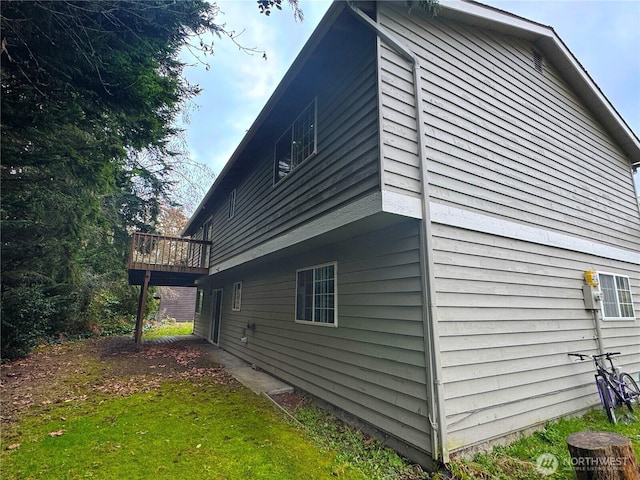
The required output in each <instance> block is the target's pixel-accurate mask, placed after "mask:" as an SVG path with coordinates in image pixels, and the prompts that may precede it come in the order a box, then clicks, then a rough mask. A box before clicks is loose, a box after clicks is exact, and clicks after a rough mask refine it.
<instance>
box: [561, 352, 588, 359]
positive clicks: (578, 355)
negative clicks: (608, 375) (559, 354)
mask: <svg viewBox="0 0 640 480" xmlns="http://www.w3.org/2000/svg"><path fill="white" fill-rule="evenodd" d="M567 355H569V356H570V357H579V358H580V360H584V359H585V358H589V357H590V356H591V355H586V354H584V353H567Z"/></svg>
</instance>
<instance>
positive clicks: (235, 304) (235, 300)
mask: <svg viewBox="0 0 640 480" xmlns="http://www.w3.org/2000/svg"><path fill="white" fill-rule="evenodd" d="M231 298H232V307H231V310H233V311H234V312H239V311H240V309H241V308H242V282H235V283H234V284H233V294H232V297H231Z"/></svg>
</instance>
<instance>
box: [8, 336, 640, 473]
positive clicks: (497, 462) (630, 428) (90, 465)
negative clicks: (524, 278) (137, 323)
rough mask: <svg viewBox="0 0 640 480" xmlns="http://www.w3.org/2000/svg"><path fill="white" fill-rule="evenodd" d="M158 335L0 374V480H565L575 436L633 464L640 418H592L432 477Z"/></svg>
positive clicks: (556, 426) (73, 351)
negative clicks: (549, 470)
mask: <svg viewBox="0 0 640 480" xmlns="http://www.w3.org/2000/svg"><path fill="white" fill-rule="evenodd" d="M176 328H180V329H182V330H176ZM191 328H192V325H191V324H170V325H164V326H161V327H157V330H158V331H159V332H162V335H180V334H190V333H191ZM154 330H155V329H154ZM159 332H154V331H146V332H145V336H144V338H145V340H148V341H147V342H146V343H143V344H142V345H140V346H136V345H135V344H134V343H133V341H132V339H131V338H127V337H109V338H99V339H95V338H94V339H89V340H84V341H79V342H73V343H68V344H64V345H52V346H48V347H45V348H42V349H41V350H40V351H38V352H36V353H35V354H33V355H31V356H30V357H28V358H26V359H23V360H19V361H16V362H12V363H10V364H6V365H3V366H2V432H1V437H0V440H1V450H0V461H1V468H2V471H1V475H0V476H1V478H2V479H3V480H18V479H25V480H26V479H85V478H94V479H105V480H107V479H108V480H111V479H114V478H126V479H146V478H153V479H156V478H158V479H163V478H166V479H179V480H189V479H216V480H217V479H242V480H245V479H266V480H268V479H277V480H289V479H290V480H298V479H304V480H307V479H309V480H312V479H336V478H338V479H346V480H349V479H367V480H418V479H428V478H431V479H433V480H444V479H458V480H472V479H496V480H534V479H550V480H559V479H562V480H565V479H566V480H570V479H574V478H575V474H574V473H573V469H572V466H571V461H570V458H569V454H568V450H567V446H566V438H567V436H568V435H569V434H571V433H573V432H577V431H582V430H604V431H614V432H617V433H620V434H622V435H625V436H627V437H628V438H630V439H631V440H632V443H633V446H634V449H635V452H636V455H637V456H638V457H640V414H636V417H637V418H638V420H637V421H635V422H631V421H629V422H620V423H618V425H615V426H614V425H610V424H609V423H608V422H607V419H606V417H605V415H604V413H602V412H601V411H600V410H594V411H593V412H591V413H589V414H587V415H585V416H583V417H581V418H574V419H568V420H561V421H559V422H553V423H550V424H548V425H547V426H546V428H545V429H544V430H542V431H539V432H536V433H534V434H533V435H529V436H527V437H524V438H522V439H520V440H518V441H516V442H515V443H513V444H512V445H510V446H508V447H498V448H495V449H494V450H493V452H491V453H487V454H482V455H477V456H476V457H475V458H473V459H472V460H463V459H460V458H455V457H454V458H453V461H452V462H451V464H450V465H449V470H448V471H447V472H440V473H436V474H432V475H429V474H427V473H425V472H423V471H422V470H421V469H420V468H419V467H417V466H415V465H411V464H410V463H407V462H406V461H404V460H403V459H401V458H400V457H399V456H398V455H397V454H395V453H394V452H393V451H391V450H389V449H387V448H385V447H384V446H383V445H382V444H381V443H380V442H378V441H377V440H374V439H372V438H371V437H368V436H367V435H364V434H363V433H361V432H360V431H358V430H357V429H354V428H351V427H349V426H347V425H345V424H344V423H342V422H340V421H339V420H337V419H336V418H335V417H333V416H332V415H330V414H328V413H326V412H325V411H323V410H320V409H319V408H317V407H315V406H314V405H313V404H312V403H310V402H309V401H306V400H304V399H303V398H302V397H299V396H296V395H292V397H291V398H289V399H288V400H285V399H284V398H281V400H280V402H281V405H284V406H285V408H286V409H287V410H288V411H289V412H290V414H291V415H292V416H294V417H295V418H296V421H292V420H291V419H290V417H288V416H287V415H285V414H284V413H283V412H282V411H281V410H279V409H278V408H276V407H275V406H274V405H273V403H272V402H271V401H269V400H268V399H266V398H263V397H259V396H256V395H255V394H253V392H251V391H250V390H248V389H246V388H244V387H243V386H241V385H240V384H239V383H238V382H237V381H235V379H233V378H232V377H231V376H230V375H229V374H228V373H227V372H226V371H225V370H224V369H222V368H221V367H220V366H219V365H215V364H214V363H212V360H211V358H210V356H208V355H207V354H206V353H205V352H204V350H202V349H201V348H198V346H197V343H195V342H189V341H186V342H178V343H154V342H152V341H151V340H152V339H153V338H155V337H156V336H158V333H159ZM188 338H190V337H188V336H187V337H185V339H188ZM594 388H595V387H594ZM298 399H302V400H301V401H299V400H298ZM276 400H277V397H276ZM618 413H619V415H623V414H624V413H625V412H624V411H623V410H620V411H619V412H618ZM542 454H548V455H549V454H550V455H553V456H554V457H555V458H556V459H557V461H558V468H557V470H556V471H555V472H554V473H553V474H551V475H546V476H545V475H542V474H541V473H540V471H539V470H537V469H536V459H537V458H538V457H539V456H540V455H542Z"/></svg>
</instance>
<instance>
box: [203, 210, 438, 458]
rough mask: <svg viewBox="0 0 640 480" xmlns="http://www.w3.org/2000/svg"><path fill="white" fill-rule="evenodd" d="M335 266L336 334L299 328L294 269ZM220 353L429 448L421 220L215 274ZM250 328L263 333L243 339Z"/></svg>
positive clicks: (330, 330)
mask: <svg viewBox="0 0 640 480" xmlns="http://www.w3.org/2000/svg"><path fill="white" fill-rule="evenodd" d="M331 261H337V269H338V313H339V318H338V327H337V328H332V327H323V326H318V325H303V324H298V323H295V322H294V308H295V272H296V269H299V268H303V267H307V266H313V265H317V264H321V263H325V262H331ZM212 280H213V282H214V283H213V285H219V284H222V285H224V288H225V292H227V291H230V288H231V285H232V283H233V282H235V281H242V282H243V283H242V285H243V292H242V309H241V311H240V312H233V311H231V298H230V295H227V294H226V293H225V300H224V302H223V303H224V305H223V320H222V332H221V339H222V347H223V348H225V349H226V350H229V351H230V352H232V353H234V354H236V355H238V356H240V357H242V358H245V359H246V360H248V361H250V362H252V363H256V364H258V365H259V366H261V367H262V368H263V369H265V370H266V371H269V372H271V373H273V374H275V375H277V376H279V377H281V378H283V379H284V380H285V381H287V382H290V383H291V384H293V385H295V386H297V387H298V388H301V389H303V390H306V391H308V392H310V393H312V394H314V395H316V396H318V397H320V398H322V399H324V400H326V401H328V402H330V403H332V404H334V405H336V406H338V407H340V408H342V409H344V410H346V411H348V412H350V413H352V414H354V415H356V416H358V417H360V418H362V419H363V420H365V421H367V422H369V423H371V424H372V425H374V426H376V427H377V428H379V429H381V430H384V431H386V432H388V433H390V434H392V435H394V436H396V437H399V438H401V439H402V440H404V441H406V442H408V443H409V444H412V445H414V446H416V447H417V448H419V449H421V450H423V451H428V450H429V449H430V445H431V444H430V440H429V430H428V419H427V415H428V412H427V411H426V409H427V400H426V387H425V377H426V371H425V363H424V362H425V353H424V341H423V328H422V321H421V310H422V306H421V301H420V298H421V294H420V289H421V283H420V267H419V244H418V230H417V222H414V221H411V222H407V223H403V224H398V225H394V226H393V227H388V228H386V229H383V230H381V231H375V232H372V233H369V234H365V235H361V236H357V237H354V238H352V239H350V240H349V241H345V242H339V243H336V244H329V245H325V246H323V247H321V248H318V249H314V250H313V251H310V252H308V253H305V254H301V255H296V256H288V255H287V254H286V252H283V255H282V256H281V257H279V258H276V259H274V260H273V261H272V262H268V263H262V262H261V264H260V265H259V266H257V267H253V266H251V265H250V264H249V265H247V266H246V268H244V267H242V268H239V269H233V270H230V271H228V272H224V273H223V274H219V275H216V276H213V277H212ZM248 322H251V323H255V324H256V329H255V332H251V331H248V332H245V327H246V325H247V323H248ZM245 333H247V336H248V343H247V344H243V343H241V342H240V340H239V339H240V337H241V336H242V335H243V334H245Z"/></svg>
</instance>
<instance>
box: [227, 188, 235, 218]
mask: <svg viewBox="0 0 640 480" xmlns="http://www.w3.org/2000/svg"><path fill="white" fill-rule="evenodd" d="M235 214H236V189H235V188H234V189H233V191H232V192H231V194H230V195H229V218H233V217H234V216H235Z"/></svg>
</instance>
